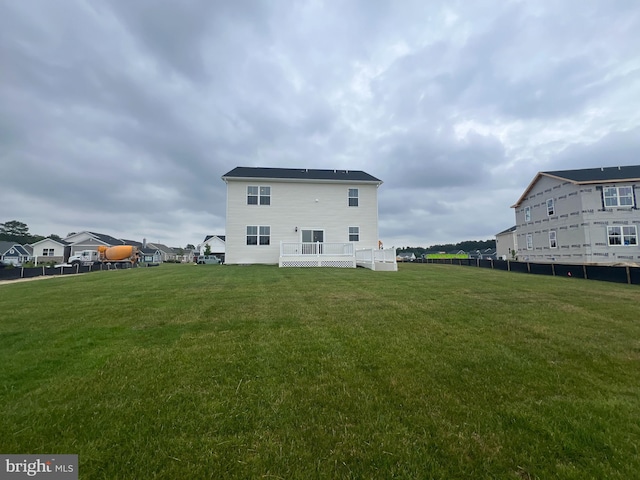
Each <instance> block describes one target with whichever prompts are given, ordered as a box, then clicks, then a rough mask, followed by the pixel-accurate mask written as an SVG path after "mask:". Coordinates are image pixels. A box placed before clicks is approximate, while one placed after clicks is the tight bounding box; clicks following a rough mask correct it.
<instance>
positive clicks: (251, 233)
mask: <svg viewBox="0 0 640 480" xmlns="http://www.w3.org/2000/svg"><path fill="white" fill-rule="evenodd" d="M247 245H271V227H270V226H267V225H247Z"/></svg>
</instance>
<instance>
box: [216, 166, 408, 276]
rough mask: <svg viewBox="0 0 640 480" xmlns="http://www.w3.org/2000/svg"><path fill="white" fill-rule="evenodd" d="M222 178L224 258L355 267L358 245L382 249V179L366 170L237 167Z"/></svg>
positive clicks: (235, 261) (232, 261) (234, 261)
mask: <svg viewBox="0 0 640 480" xmlns="http://www.w3.org/2000/svg"><path fill="white" fill-rule="evenodd" d="M222 179H223V180H224V182H225V183H226V184H227V215H226V238H225V257H226V258H225V260H226V262H225V263H227V264H253V263H262V264H279V265H280V266H334V267H355V264H356V261H355V258H356V250H358V249H370V252H371V255H369V257H370V258H373V257H374V252H373V250H374V249H378V187H379V186H380V185H381V184H382V181H381V180H379V179H377V178H375V177H373V176H372V175H369V174H368V173H365V172H363V171H358V170H313V169H305V168H302V169H293V168H247V167H237V168H234V169H233V170H231V171H230V172H228V173H226V174H225V175H223V176H222ZM359 253H360V252H359ZM362 258H364V257H362ZM390 261H392V262H393V264H394V265H395V253H394V254H393V257H392V260H390Z"/></svg>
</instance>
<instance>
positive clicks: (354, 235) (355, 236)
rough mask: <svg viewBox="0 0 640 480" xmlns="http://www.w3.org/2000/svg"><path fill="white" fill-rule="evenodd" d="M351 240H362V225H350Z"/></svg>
mask: <svg viewBox="0 0 640 480" xmlns="http://www.w3.org/2000/svg"><path fill="white" fill-rule="evenodd" d="M349 241H350V242H359V241H360V227H349Z"/></svg>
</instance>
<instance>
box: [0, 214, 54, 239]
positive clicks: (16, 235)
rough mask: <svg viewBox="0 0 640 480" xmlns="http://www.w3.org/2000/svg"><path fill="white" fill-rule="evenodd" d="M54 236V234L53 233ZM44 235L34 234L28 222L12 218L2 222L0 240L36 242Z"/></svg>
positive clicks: (0, 224)
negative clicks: (30, 231)
mask: <svg viewBox="0 0 640 480" xmlns="http://www.w3.org/2000/svg"><path fill="white" fill-rule="evenodd" d="M52 236H53V235H52ZM44 238H45V237H43V236H42V235H32V234H31V233H29V227H28V226H27V224H26V223H22V222H19V221H18V220H10V221H8V222H4V223H0V241H4V242H16V243H19V244H20V245H24V244H27V243H35V242H39V241H40V240H42V239H44Z"/></svg>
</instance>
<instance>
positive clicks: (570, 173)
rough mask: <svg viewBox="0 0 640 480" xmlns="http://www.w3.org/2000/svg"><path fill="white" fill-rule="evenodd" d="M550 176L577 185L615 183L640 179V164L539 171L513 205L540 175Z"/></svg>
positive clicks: (516, 204) (523, 197)
mask: <svg viewBox="0 0 640 480" xmlns="http://www.w3.org/2000/svg"><path fill="white" fill-rule="evenodd" d="M542 176H545V177H550V178H555V179H557V180H564V181H568V182H571V183H575V184H577V185H583V184H591V183H615V182H625V181H626V182H628V181H640V165H626V166H621V167H601V168H582V169H578V170H554V171H549V172H538V174H537V175H536V176H535V177H534V178H533V180H532V181H531V183H530V184H529V186H528V187H527V188H526V189H525V191H524V192H523V193H522V195H521V196H520V198H519V199H518V201H517V202H516V203H515V204H513V205H512V206H511V207H512V208H516V207H518V206H519V205H520V204H521V203H522V202H523V201H524V199H525V198H526V197H527V195H529V192H530V191H531V189H532V188H533V186H534V185H535V184H536V182H537V181H538V180H539V179H540V177H542Z"/></svg>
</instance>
